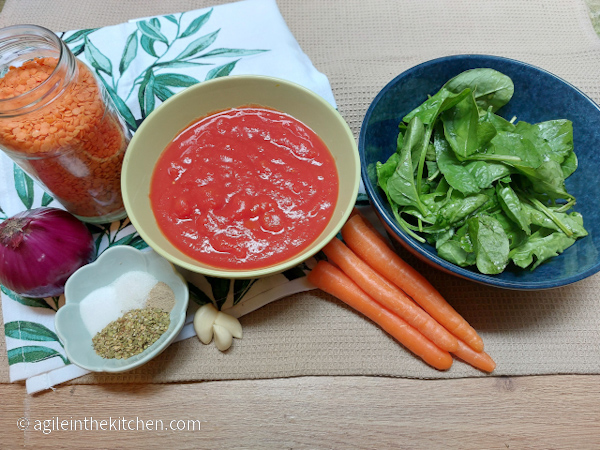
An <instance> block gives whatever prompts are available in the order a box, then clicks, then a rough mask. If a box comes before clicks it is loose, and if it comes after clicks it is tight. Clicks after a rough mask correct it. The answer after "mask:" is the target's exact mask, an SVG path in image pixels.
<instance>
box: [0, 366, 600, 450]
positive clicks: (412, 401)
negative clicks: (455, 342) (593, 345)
mask: <svg viewBox="0 0 600 450" xmlns="http://www.w3.org/2000/svg"><path fill="white" fill-rule="evenodd" d="M0 396H2V398H3V404H4V405H8V407H7V406H4V407H3V408H1V409H0V418H1V420H0V424H1V427H2V436H3V437H2V442H3V443H6V442H10V443H11V445H10V447H11V448H15V447H17V446H25V447H36V448H58V447H60V448H108V447H111V448H115V447H116V448H129V447H136V448H139V447H140V446H143V447H144V448H147V449H161V448H165V447H169V448H170V447H171V446H173V445H175V446H176V447H177V448H261V449H262V448H390V447H396V448H397V447H401V448H411V449H419V448H426V449H431V448H442V447H443V448H448V447H450V448H461V449H481V448H486V449H506V448H565V449H572V448H578V449H585V448H590V449H591V448H598V447H600V403H599V400H600V383H598V377H597V376H543V377H517V378H508V377H491V378H476V379H473V378H471V379H458V380H411V379H393V378H377V377H300V378H287V379H274V380H244V381H218V382H204V383H184V384H164V385H161V384H146V385H142V384H138V385H131V384H117V385H72V386H63V387H59V388H58V389H56V390H55V391H49V392H45V393H42V394H38V395H33V396H28V395H26V394H25V388H24V386H22V385H14V384H13V385H7V384H3V385H0ZM20 417H26V418H27V419H28V420H29V429H27V430H26V431H21V430H19V429H18V427H17V420H18V419H19V418H20ZM85 419H87V422H86V421H85ZM137 419H140V420H143V421H144V422H145V423H144V425H143V427H144V429H143V430H142V424H141V423H140V422H137ZM63 420H64V421H65V422H62V426H63V427H64V431H63V430H60V429H59V428H60V426H61V421H63ZM103 420H104V421H106V423H103V422H102V421H103ZM173 420H175V421H176V422H172V423H171V421H173ZM188 420H190V421H192V422H189V423H188V422H187V421H188ZM43 421H47V422H46V428H47V430H49V431H48V432H47V434H44V433H43V431H42V428H43V425H44V422H43ZM94 421H95V422H94ZM110 421H112V429H110V428H111V425H110V424H111V422H110ZM123 421H125V422H123ZM148 421H151V422H152V423H153V424H157V426H160V425H161V422H162V426H163V430H162V431H155V430H152V431H150V430H148V429H147V428H146V427H147V425H148ZM177 421H180V422H177ZM197 421H200V426H199V428H200V429H199V430H198V424H197ZM57 424H58V427H57ZM103 424H104V425H103ZM171 425H172V426H173V427H177V426H179V427H180V428H184V430H180V431H177V430H168V429H167V428H169V427H170V426H171ZM136 427H137V428H138V429H137V431H136ZM187 427H189V429H186V428H187ZM36 428H37V430H36ZM69 428H71V429H73V428H75V430H74V431H69ZM85 428H87V431H86V430H85ZM102 428H104V431H103V430H102ZM128 428H133V430H128ZM192 428H195V431H194V430H193V429H192ZM0 446H3V445H0Z"/></svg>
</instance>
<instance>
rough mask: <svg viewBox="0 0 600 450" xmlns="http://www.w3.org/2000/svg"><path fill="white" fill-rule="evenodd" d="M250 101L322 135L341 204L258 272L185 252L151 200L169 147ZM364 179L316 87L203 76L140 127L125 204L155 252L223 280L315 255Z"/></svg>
mask: <svg viewBox="0 0 600 450" xmlns="http://www.w3.org/2000/svg"><path fill="white" fill-rule="evenodd" d="M245 105H260V106H263V107H270V108H273V109H276V110H279V111H281V112H284V113H287V114H290V115H291V116H293V117H294V118H296V119H298V120H300V121H301V122H303V123H304V124H305V125H307V126H309V127H310V128H312V130H313V131H314V132H315V133H317V135H319V137H320V138H321V139H322V140H323V141H324V142H325V144H326V145H327V147H328V148H329V150H330V152H331V153H332V155H333V157H334V160H335V163H336V167H337V170H338V174H339V181H340V184H339V192H338V202H337V205H336V208H335V210H334V213H333V217H332V219H331V220H330V222H329V224H328V225H327V227H326V229H325V230H324V231H323V233H321V235H320V236H319V237H318V238H317V239H316V241H314V242H313V243H312V244H311V245H310V246H309V247H308V248H306V249H305V250H304V251H302V252H301V253H299V254H297V255H296V256H294V257H293V258H291V259H288V260H286V261H284V262H281V263H279V264H276V265H272V266H268V267H265V268H259V269H245V268H243V267H241V268H239V269H235V270H234V269H221V268H215V267H213V266H210V265H207V264H203V263H201V262H198V261H196V260H194V259H193V258H190V257H189V256H186V255H185V254H184V253H182V252H181V251H180V250H178V249H177V248H176V247H175V246H174V245H173V244H171V243H170V242H169V241H168V240H167V238H166V237H165V236H164V235H163V233H162V232H161V230H160V229H159V227H158V225H157V223H156V219H155V217H154V213H153V211H152V208H151V205H150V198H149V192H150V181H151V178H152V173H153V171H154V166H155V164H156V161H157V160H158V158H159V156H160V155H161V153H162V152H163V150H164V149H165V147H167V145H168V144H169V143H170V142H171V141H172V140H173V139H174V138H175V137H176V136H177V135H178V134H179V132H181V131H182V130H183V129H184V128H186V127H187V126H188V125H189V124H191V123H192V122H194V121H196V120H198V119H199V118H201V117H203V116H206V115H208V114H210V113H213V112H215V111H219V110H225V109H230V108H235V107H240V106H245ZM359 182H360V162H359V158H358V147H357V145H356V141H355V139H354V136H353V134H352V131H351V130H350V128H349V127H348V124H347V123H346V122H345V121H344V119H343V118H342V116H341V115H340V114H339V113H338V112H337V110H336V109H335V108H334V107H332V106H331V105H330V104H329V103H328V102H327V101H326V100H324V99H323V98H322V97H320V96H319V95H317V94H315V93H314V92H312V91H310V90H308V89H306V88H304V87H302V86H300V85H297V84H295V83H291V82H289V81H285V80H281V79H277V78H271V77H264V76H246V75H240V76H228V77H223V78H217V79H214V80H210V81H205V82H202V83H200V84H197V85H194V86H192V87H189V88H187V89H185V90H183V91H181V92H180V93H178V94H176V95H174V96H173V97H171V98H169V99H168V100H167V101H165V102H164V103H163V104H162V105H160V106H159V107H158V108H157V109H155V110H154V111H153V112H152V113H151V114H150V115H149V116H148V117H147V118H146V119H145V120H144V122H142V125H141V126H140V127H139V129H138V130H137V131H136V133H135V135H134V137H133V139H132V140H131V143H130V144H129V147H128V149H127V152H126V154H125V159H124V161H123V171H122V175H121V187H122V192H123V199H124V202H125V209H126V210H127V214H128V216H129V219H130V220H131V222H132V223H133V225H134V226H135V228H136V230H137V231H138V232H139V234H140V236H141V237H142V238H143V239H144V240H145V241H146V242H147V243H148V245H150V247H152V248H153V249H154V250H155V251H156V252H157V253H159V254H160V255H162V256H163V257H165V258H166V259H168V260H169V261H171V262H172V263H173V264H176V265H177V266H179V267H182V268H184V269H187V270H189V271H191V272H195V273H200V274H203V275H207V276H212V277H220V278H234V279H243V278H259V277H264V276H267V275H272V274H276V273H280V272H283V271H285V270H287V269H290V268H292V267H294V266H296V265H298V264H300V263H301V262H303V261H305V260H307V259H308V258H310V257H311V256H313V255H314V254H315V253H317V252H318V251H319V250H321V248H323V246H325V244H327V242H329V241H330V240H331V239H332V238H333V237H334V236H335V235H336V234H337V233H338V231H339V230H340V228H341V227H342V225H343V224H344V223H345V221H346V220H347V219H348V217H349V215H350V213H351V211H352V208H353V207H354V203H355V201H356V196H357V194H358V186H359Z"/></svg>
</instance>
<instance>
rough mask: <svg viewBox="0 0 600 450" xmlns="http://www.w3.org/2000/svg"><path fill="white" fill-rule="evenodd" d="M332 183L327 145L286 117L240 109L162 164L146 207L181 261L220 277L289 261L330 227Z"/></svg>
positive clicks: (193, 133) (212, 118)
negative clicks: (220, 272) (192, 262)
mask: <svg viewBox="0 0 600 450" xmlns="http://www.w3.org/2000/svg"><path fill="white" fill-rule="evenodd" d="M338 185H339V179H338V173H337V169H336V165H335V161H334V159H333V156H332V155H331V153H330V152H329V150H328V149H327V146H326V145H325V143H324V142H323V141H322V140H321V139H320V138H319V137H318V136H317V135H316V133H314V132H313V131H312V130H311V129H310V128H309V127H307V126H306V125H304V124H303V123H302V122H300V121H298V120H297V119H295V118H293V117H292V116H290V115H288V114H285V113H282V112H279V111H276V110H272V109H267V108H261V107H254V106H249V107H241V108H234V109H230V110H226V111H221V112H218V113H215V114H212V115H209V116H207V117H204V118H202V119H200V120H198V121H196V122H194V123H193V124H191V125H190V126H188V127H187V128H186V129H184V130H183V131H182V132H181V133H180V134H179V135H178V136H176V137H175V139H174V140H173V141H172V142H171V143H170V144H169V145H168V146H167V148H166V149H165V150H164V151H163V153H162V154H161V156H160V158H159V160H158V162H157V164H156V166H155V169H154V173H153V174H152V180H151V184H150V203H151V206H152V210H153V212H154V216H155V217H156V220H157V223H158V226H159V228H160V230H161V231H162V233H163V234H164V235H165V237H166V238H167V239H168V240H169V241H170V242H171V243H172V244H173V245H174V246H175V247H177V248H178V249H179V250H180V251H181V252H183V253H184V254H186V255H187V256H189V257H191V258H193V259H195V260H197V261H199V262H202V263H204V264H207V265H210V266H214V267H218V268H224V269H242V268H243V269H256V268H263V267H268V266H271V265H273V264H277V263H280V262H282V261H285V260H287V259H290V258H292V257H294V256H296V255H298V254H299V253H300V252H302V251H303V250H304V249H305V248H307V247H308V246H310V244H311V243H312V242H314V241H315V240H316V239H317V237H318V236H319V235H320V234H321V233H322V231H323V230H324V229H325V228H326V226H327V224H328V222H329V221H330V219H331V217H332V215H333V211H334V209H335V205H336V202H337V197H338Z"/></svg>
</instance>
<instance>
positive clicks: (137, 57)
mask: <svg viewBox="0 0 600 450" xmlns="http://www.w3.org/2000/svg"><path fill="white" fill-rule="evenodd" d="M212 11H213V10H212V9H210V10H209V11H207V12H205V13H203V14H201V15H199V16H198V17H196V18H195V19H193V20H192V21H191V22H189V24H187V25H185V23H187V22H188V21H187V20H184V19H187V16H186V15H185V13H183V14H179V15H168V16H165V17H163V18H161V19H158V18H152V19H148V20H140V21H137V22H136V28H135V29H134V30H133V31H132V32H131V33H130V34H129V36H128V37H127V39H126V41H125V43H124V44H123V49H122V51H121V55H120V58H119V60H118V61H111V60H110V58H109V57H107V56H106V55H104V54H103V53H102V51H101V50H100V47H101V45H100V42H96V39H98V40H99V38H96V36H95V34H94V33H95V32H96V31H97V30H95V29H90V30H80V31H76V32H74V33H73V34H70V35H68V36H62V38H63V40H64V41H65V42H66V43H67V44H68V46H69V47H70V48H71V50H72V51H73V52H78V54H80V53H83V54H84V55H85V59H86V60H87V61H88V63H89V65H90V66H91V67H92V68H93V69H94V71H95V73H96V75H97V76H98V77H99V78H100V79H101V80H102V82H103V83H104V85H105V86H106V88H107V90H108V93H109V94H110V96H111V97H112V98H113V99H114V100H115V105H116V107H117V109H118V110H119V112H120V113H121V115H122V116H123V118H124V119H125V121H126V123H127V125H128V126H129V128H130V129H131V130H132V131H135V130H136V129H137V127H138V126H139V124H140V123H141V121H143V119H144V118H146V117H147V116H148V114H150V113H151V112H152V111H153V110H154V109H155V108H156V107H157V106H158V105H159V104H160V103H161V102H163V101H165V100H167V99H168V98H170V97H171V96H172V95H174V94H175V93H176V92H178V90H181V89H185V88H186V87H189V86H192V85H194V84H196V83H199V82H200V80H198V79H196V78H194V77H192V76H190V75H184V74H180V73H177V72H172V70H177V69H184V68H190V67H194V68H196V69H199V68H201V67H202V66H209V67H207V70H206V74H205V75H204V79H205V80H210V79H213V78H218V77H223V76H227V75H229V74H231V73H232V72H233V71H234V69H235V67H236V65H237V63H238V62H239V61H240V60H241V59H242V58H245V57H250V56H253V55H258V54H260V53H263V52H268V51H269V50H268V49H242V48H222V47H218V48H214V49H211V47H212V46H213V44H215V43H217V42H218V39H219V35H220V33H221V28H218V29H215V30H211V31H208V32H206V33H205V32H204V30H203V28H205V27H206V26H208V25H207V24H209V23H210V18H211V15H212ZM175 44H176V45H175ZM180 46H182V47H181V48H183V50H180V51H179V52H178V53H177V54H176V55H174V51H173V49H175V48H180ZM213 58H221V59H223V58H235V59H233V60H232V61H227V62H224V63H221V64H217V63H215V62H214V61H212V60H211V59H213ZM198 60H202V61H198ZM135 62H138V63H137V64H134V63H135ZM142 62H143V63H142ZM140 64H141V65H142V67H143V69H142V70H140ZM211 66H212V67H211ZM117 68H118V70H117ZM133 70H136V71H137V72H136V73H133ZM122 79H125V80H127V81H125V82H124V83H122V82H121V81H122ZM132 79H133V82H131V80H132ZM136 98H137V104H135V102H134V99H136ZM138 109H139V114H137V113H136V111H137V110H138ZM136 117H137V118H136Z"/></svg>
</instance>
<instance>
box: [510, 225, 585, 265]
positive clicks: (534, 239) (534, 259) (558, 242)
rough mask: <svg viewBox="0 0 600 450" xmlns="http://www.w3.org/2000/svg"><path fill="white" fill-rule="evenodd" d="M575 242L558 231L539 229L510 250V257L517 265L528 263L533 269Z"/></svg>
mask: <svg viewBox="0 0 600 450" xmlns="http://www.w3.org/2000/svg"><path fill="white" fill-rule="evenodd" d="M574 243H575V239H574V238H572V237H568V236H567V235H566V234H564V233H562V232H560V231H551V230H548V229H541V230H538V231H537V232H535V233H534V234H532V235H531V236H530V237H529V238H528V239H527V240H526V241H525V242H524V243H523V244H522V245H520V246H518V247H517V248H514V249H513V250H511V252H510V255H509V257H510V259H511V260H512V261H513V262H514V263H515V264H516V265H517V266H519V267H522V268H525V267H528V266H529V265H531V264H533V265H532V266H531V270H534V269H535V268H536V267H538V266H539V265H540V264H542V263H543V262H544V261H546V260H547V259H549V258H552V257H553V256H558V255H559V254H560V253H562V252H564V251H565V250H566V249H567V248H569V247H570V246H571V245H573V244H574Z"/></svg>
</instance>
